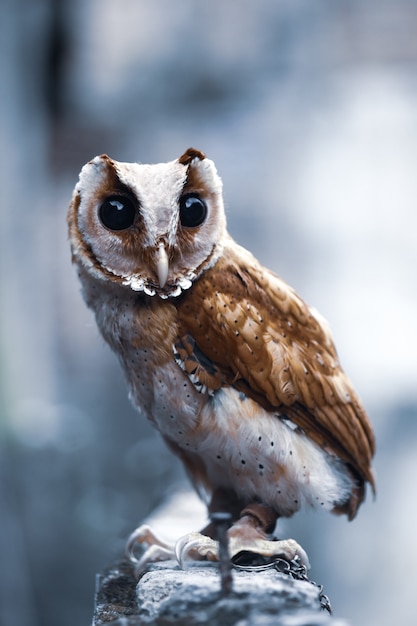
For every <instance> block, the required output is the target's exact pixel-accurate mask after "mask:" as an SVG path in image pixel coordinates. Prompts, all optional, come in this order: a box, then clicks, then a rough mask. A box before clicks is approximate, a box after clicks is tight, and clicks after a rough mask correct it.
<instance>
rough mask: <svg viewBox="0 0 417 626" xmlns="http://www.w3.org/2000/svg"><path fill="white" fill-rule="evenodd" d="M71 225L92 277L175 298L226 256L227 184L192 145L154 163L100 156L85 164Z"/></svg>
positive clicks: (76, 253) (79, 256)
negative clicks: (176, 155) (177, 155)
mask: <svg viewBox="0 0 417 626" xmlns="http://www.w3.org/2000/svg"><path fill="white" fill-rule="evenodd" d="M68 224H69V234H70V241H71V246H72V253H73V258H74V261H75V262H76V263H78V264H80V265H82V266H83V267H84V268H85V269H86V270H87V271H88V272H89V273H90V274H91V275H93V276H95V277H96V278H100V279H103V280H107V281H111V282H113V283H114V282H117V283H120V284H122V285H126V286H127V287H128V288H131V289H133V290H135V291H143V292H144V293H146V294H147V295H149V296H153V295H155V294H157V295H159V296H161V297H162V298H167V297H169V296H177V295H179V294H180V293H181V292H182V290H184V289H188V288H189V287H190V286H191V284H192V281H193V280H194V279H195V278H197V277H198V276H199V275H200V274H201V273H202V272H203V271H204V270H205V269H208V268H209V267H211V266H212V265H213V264H214V263H215V262H216V260H217V259H218V258H219V256H220V255H221V252H222V247H223V240H224V237H225V235H226V219H225V214H224V207H223V198H222V183H221V180H220V177H219V176H218V174H217V171H216V168H215V165H214V163H213V161H210V160H209V159H207V158H206V156H205V155H204V154H203V153H202V152H199V151H198V150H195V149H193V148H189V149H188V150H187V151H186V152H185V153H184V154H183V155H182V156H181V157H180V158H179V159H176V160H175V161H171V162H169V163H158V164H155V165H143V164H139V163H119V162H118V161H114V160H112V159H110V158H109V157H108V156H107V155H102V156H97V157H95V158H94V159H93V160H92V161H90V162H89V163H87V164H86V165H85V166H84V167H83V168H82V170H81V173H80V178H79V182H78V183H77V185H76V187H75V189H74V194H73V198H72V202H71V205H70V209H69V213H68Z"/></svg>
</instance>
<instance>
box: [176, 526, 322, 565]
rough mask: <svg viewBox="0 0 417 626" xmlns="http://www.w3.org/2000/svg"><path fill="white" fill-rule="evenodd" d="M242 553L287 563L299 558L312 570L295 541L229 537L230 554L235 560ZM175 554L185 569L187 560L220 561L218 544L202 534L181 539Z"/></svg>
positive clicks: (306, 557) (189, 535)
mask: <svg viewBox="0 0 417 626" xmlns="http://www.w3.org/2000/svg"><path fill="white" fill-rule="evenodd" d="M240 552H252V553H253V554H254V555H261V556H264V557H267V558H274V557H282V558H284V559H285V560H287V561H292V560H293V559H295V558H297V559H298V561H299V562H300V563H301V565H304V566H305V567H306V569H310V562H309V559H308V556H307V553H306V551H305V550H304V549H303V548H302V547H301V546H300V544H299V543H297V542H296V541H295V540H294V539H283V540H280V541H271V540H268V539H263V538H260V537H256V538H255V537H254V538H251V539H249V540H248V539H246V538H245V537H239V536H238V535H236V536H230V537H229V553H230V558H231V559H233V557H235V556H236V555H238V554H239V553H240ZM175 554H176V557H177V560H178V562H179V564H180V566H181V567H182V568H183V567H184V564H185V561H186V560H187V559H190V558H191V559H193V560H201V559H207V560H209V561H217V560H218V542H217V541H214V539H210V537H206V536H205V535H201V534H200V533H190V534H188V535H185V536H184V537H181V539H179V540H178V541H177V543H176V545H175Z"/></svg>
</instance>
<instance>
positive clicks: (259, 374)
mask: <svg viewBox="0 0 417 626" xmlns="http://www.w3.org/2000/svg"><path fill="white" fill-rule="evenodd" d="M68 225H69V238H70V243H71V249H72V259H73V262H74V264H75V266H76V268H77V271H78V276H79V279H80V281H81V286H82V293H83V297H84V299H85V302H86V304H87V306H88V307H90V308H91V309H92V310H93V312H94V314H95V318H96V321H97V325H98V327H99V329H100V332H101V334H102V335H103V337H104V339H105V341H106V342H107V343H108V344H109V346H110V347H111V348H112V350H113V351H114V352H115V353H116V354H117V356H118V358H119V360H120V363H121V366H122V368H123V370H124V373H125V375H126V379H127V383H128V387H129V394H130V398H131V400H132V402H133V405H134V406H135V407H136V408H137V410H138V411H139V413H141V414H142V415H144V416H145V417H146V418H148V419H149V420H150V421H151V423H152V424H153V425H154V426H155V427H156V428H157V429H158V431H159V432H160V433H161V435H162V437H163V439H164V440H165V442H166V444H167V446H168V448H169V449H170V450H171V451H172V452H173V453H174V454H175V455H177V456H178V457H179V458H180V459H181V461H182V463H183V464H184V467H185V470H186V472H187V474H188V476H189V478H190V480H191V483H192V485H193V486H194V488H195V489H196V491H197V493H198V494H199V496H200V497H201V498H202V499H203V500H204V502H205V503H206V504H207V507H208V512H209V513H211V512H214V511H225V512H228V513H229V514H230V515H231V518H232V525H231V527H230V529H229V531H228V535H229V542H230V553H231V555H232V556H233V555H236V554H238V553H239V552H241V551H242V550H245V551H249V552H254V553H256V554H260V555H263V556H265V557H273V556H274V555H282V556H284V557H285V558H288V559H292V558H295V557H296V556H298V557H299V559H300V560H301V561H302V562H304V563H305V564H308V557H307V555H306V553H305V551H304V550H303V548H302V547H301V546H300V545H299V544H298V543H297V542H296V541H294V540H293V539H282V540H280V541H277V540H275V538H274V539H273V538H272V534H271V533H272V532H273V531H274V528H275V524H276V521H277V519H278V518H279V517H289V516H292V515H293V514H294V513H295V512H296V511H298V510H299V509H300V508H301V507H303V506H305V505H311V506H313V507H322V508H324V509H327V510H329V511H332V512H334V513H344V514H346V515H347V516H348V518H349V519H352V518H353V517H354V516H355V514H356V512H357V510H358V507H359V506H360V504H361V503H362V501H363V500H364V496H365V487H366V483H369V484H370V486H371V488H372V489H373V490H375V480H374V475H373V471H372V467H371V461H372V457H373V454H374V436H373V431H372V427H371V425H370V422H369V420H368V417H367V415H366V412H365V410H364V408H363V407H362V405H361V402H360V400H359V399H358V396H357V395H356V393H355V391H354V389H353V387H352V384H351V382H350V381H349V379H348V377H347V376H346V375H345V373H344V371H343V370H342V368H341V366H340V363H339V360H338V356H337V352H336V349H335V346H334V344H333V340H332V337H331V334H330V331H329V328H328V326H327V324H326V322H325V321H324V319H323V318H322V317H321V316H320V315H319V314H318V313H317V311H316V310H315V309H313V308H310V307H309V306H308V305H307V304H306V303H305V302H304V301H303V300H302V299H301V298H300V296H298V295H297V293H296V292H295V291H294V290H293V289H292V288H291V287H290V286H288V285H287V284H286V283H285V282H284V281H283V280H281V278H279V277H278V276H277V275H276V274H274V273H273V272H272V271H270V270H269V269H267V268H265V267H263V266H262V265H261V264H260V263H259V262H258V261H257V260H256V259H255V258H254V257H253V256H252V254H250V252H248V251H247V250H245V249H244V248H242V247H240V246H239V245H238V244H237V243H235V241H234V240H233V239H232V238H231V236H230V235H229V234H228V232H227V228H226V218H225V210H224V205H223V198H222V182H221V179H220V177H219V175H218V174H217V171H216V167H215V165H214V163H213V161H211V160H210V159H208V158H206V156H205V154H203V153H202V152H200V151H199V150H196V149H193V148H190V149H188V150H187V151H186V152H185V153H184V154H183V155H182V156H181V157H179V158H178V159H176V160H175V161H171V162H168V163H159V164H153V165H144V164H139V163H121V162H118V161H115V160H112V159H111V158H109V157H108V156H107V155H102V156H97V157H95V158H94V159H93V160H92V161H90V162H89V163H87V164H86V165H85V166H84V167H83V168H82V170H81V173H80V177H79V181H78V183H77V185H76V187H75V190H74V193H73V197H72V202H71V205H70V208H69V213H68ZM135 542H140V543H143V544H144V545H147V546H148V549H147V551H146V552H145V554H144V555H143V557H142V559H141V561H140V563H139V565H138V567H139V568H140V567H141V566H144V564H146V563H147V562H148V561H149V560H157V559H163V558H170V557H172V555H173V554H174V553H175V554H176V556H177V558H178V559H179V561H180V562H181V563H183V562H184V560H185V559H186V558H208V559H213V560H215V559H216V558H217V543H216V541H215V540H214V538H213V526H212V524H210V523H209V524H208V526H207V527H206V528H204V529H203V530H202V531H201V532H194V533H190V534H189V535H186V536H185V537H181V538H179V539H178V542H177V543H176V545H175V546H171V545H168V544H167V543H165V542H164V541H162V540H161V539H160V538H159V537H157V535H156V534H155V533H153V532H152V530H151V529H150V528H148V527H145V526H143V527H140V528H139V529H137V530H136V531H135V532H134V533H133V534H132V536H131V538H130V540H129V543H128V546H129V551H130V553H131V552H132V546H133V545H134V544H135ZM132 558H133V557H132Z"/></svg>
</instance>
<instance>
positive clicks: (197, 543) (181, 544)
mask: <svg viewBox="0 0 417 626" xmlns="http://www.w3.org/2000/svg"><path fill="white" fill-rule="evenodd" d="M217 553H218V543H217V541H214V539H211V538H210V537H207V536H206V535H202V534H201V533H189V534H188V535H184V537H180V539H178V541H177V543H176V544H175V555H176V557H177V561H178V563H179V564H180V566H181V568H184V565H185V561H186V560H187V559H192V560H193V561H201V560H203V559H207V560H208V561H217Z"/></svg>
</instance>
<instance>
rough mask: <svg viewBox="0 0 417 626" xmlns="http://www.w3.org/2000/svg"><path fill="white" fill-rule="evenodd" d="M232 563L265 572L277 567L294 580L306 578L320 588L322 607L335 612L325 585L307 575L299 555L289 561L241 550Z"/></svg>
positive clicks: (243, 568) (244, 568)
mask: <svg viewBox="0 0 417 626" xmlns="http://www.w3.org/2000/svg"><path fill="white" fill-rule="evenodd" d="M232 564H233V567H234V568H235V569H237V570H244V571H247V572H263V571H265V570H269V569H275V570H276V571H277V572H279V573H281V574H287V575H288V576H290V577H291V578H293V579H294V580H304V581H305V582H308V583H310V584H311V585H314V586H315V587H317V588H318V590H319V600H320V607H321V609H322V610H323V611H327V612H328V613H330V615H331V614H332V612H333V611H332V606H331V604H330V600H329V598H328V596H326V594H325V593H323V585H319V584H318V583H316V582H315V581H314V580H310V578H309V577H308V576H307V568H306V566H305V565H303V564H302V563H301V561H300V559H299V557H295V558H294V559H292V560H291V561H287V560H286V559H283V558H282V557H273V558H272V560H271V559H266V558H264V557H262V556H260V555H258V554H254V553H253V552H252V553H251V552H240V553H239V554H236V556H234V557H233V558H232Z"/></svg>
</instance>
